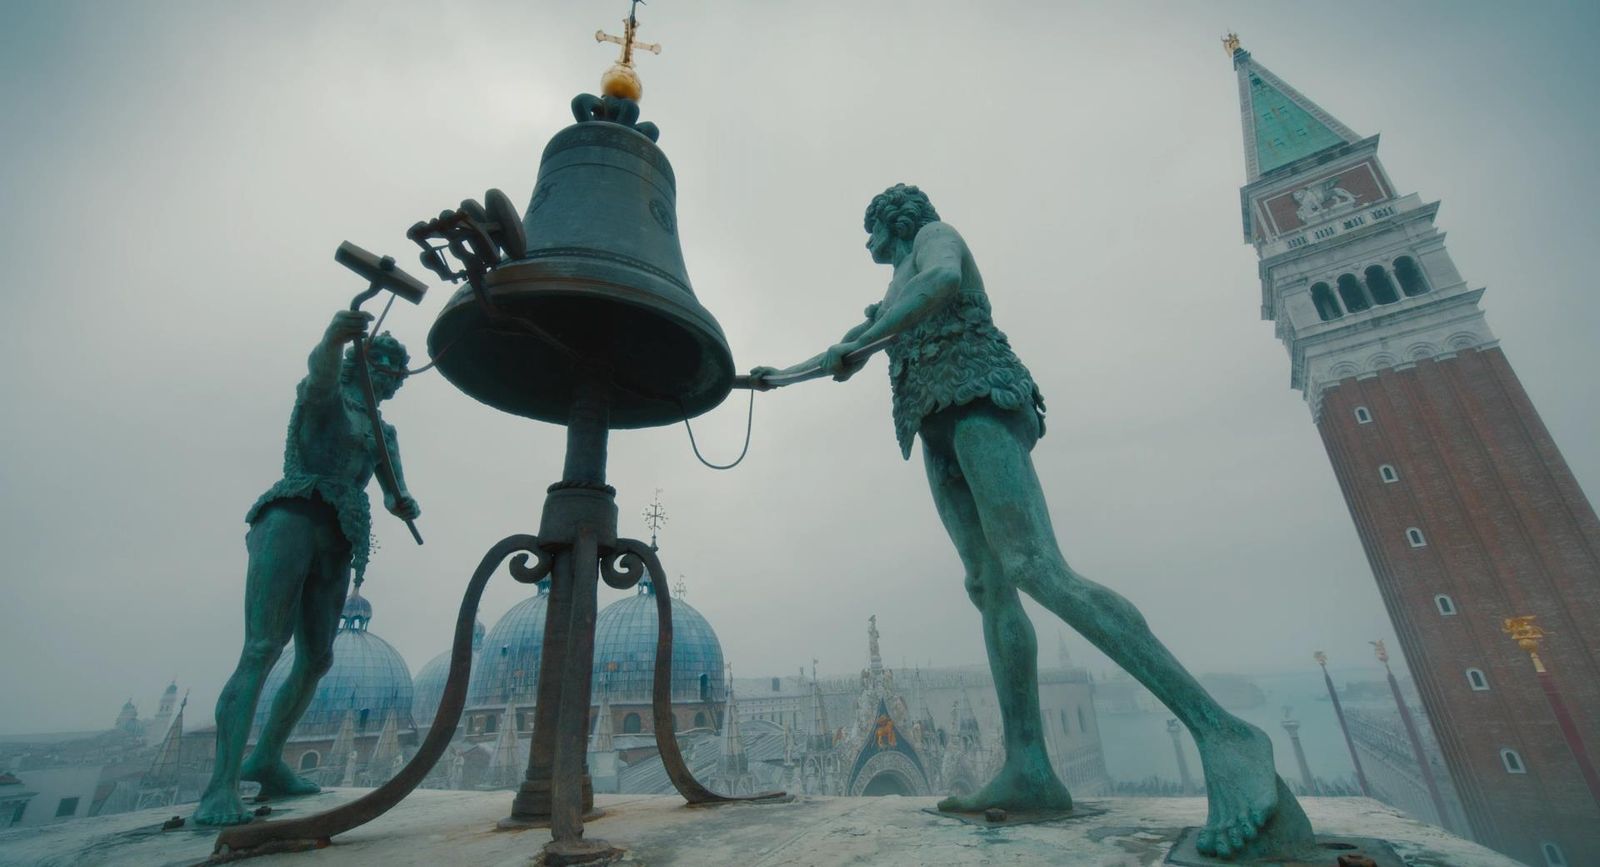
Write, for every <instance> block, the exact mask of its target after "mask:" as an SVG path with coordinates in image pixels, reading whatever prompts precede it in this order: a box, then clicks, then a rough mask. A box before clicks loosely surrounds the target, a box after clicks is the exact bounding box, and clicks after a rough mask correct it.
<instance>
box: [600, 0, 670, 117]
mask: <svg viewBox="0 0 1600 867" xmlns="http://www.w3.org/2000/svg"><path fill="white" fill-rule="evenodd" d="M639 3H640V0H633V5H632V6H631V7H629V8H628V17H627V18H624V19H622V35H621V36H612V35H611V34H609V33H607V32H605V31H604V30H596V31H595V32H594V41H596V42H612V43H615V44H617V45H620V46H622V54H621V56H619V57H618V58H617V62H616V63H613V64H611V68H610V69H608V70H606V74H605V75H603V76H601V77H600V86H601V88H602V90H603V91H604V92H605V95H606V96H612V97H618V98H621V99H632V100H637V99H639V97H641V96H643V95H644V85H643V84H642V83H641V82H640V81H639V74H638V73H637V72H634V71H633V52H634V49H638V50H639V51H648V52H650V53H651V54H660V53H661V46H660V45H659V44H657V43H654V42H640V41H638V40H637V39H636V38H635V36H636V35H637V34H638V32H639V19H638V17H636V16H635V15H634V12H635V11H636V10H637V9H638V8H639Z"/></svg>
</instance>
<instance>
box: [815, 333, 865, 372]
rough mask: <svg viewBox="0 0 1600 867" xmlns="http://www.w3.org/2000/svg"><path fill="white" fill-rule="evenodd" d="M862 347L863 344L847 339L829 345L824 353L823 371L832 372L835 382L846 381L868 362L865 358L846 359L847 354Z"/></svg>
mask: <svg viewBox="0 0 1600 867" xmlns="http://www.w3.org/2000/svg"><path fill="white" fill-rule="evenodd" d="M860 348H861V346H860V345H859V344H857V343H856V342H855V341H853V340H851V341H846V342H844V343H835V344H834V345H832V346H830V347H828V351H827V352H824V353H823V354H822V365H821V366H822V370H823V372H824V373H828V374H831V375H832V376H833V379H834V381H835V382H844V381H845V380H847V379H849V378H850V377H852V376H855V375H856V372H857V371H859V370H861V368H862V367H865V366H866V363H867V362H866V360H865V359H863V360H861V361H857V362H854V363H852V362H850V361H849V360H848V359H846V358H845V356H847V355H849V354H850V353H852V352H855V351H856V350H857V349H860Z"/></svg>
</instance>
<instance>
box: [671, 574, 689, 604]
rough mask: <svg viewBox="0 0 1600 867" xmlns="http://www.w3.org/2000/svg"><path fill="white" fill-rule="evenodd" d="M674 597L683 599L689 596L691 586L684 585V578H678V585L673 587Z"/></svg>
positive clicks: (680, 576)
mask: <svg viewBox="0 0 1600 867" xmlns="http://www.w3.org/2000/svg"><path fill="white" fill-rule="evenodd" d="M672 595H674V596H676V597H678V598H679V599H682V598H684V597H686V596H688V595H689V585H687V584H685V583H683V576H682V575H679V576H678V583H676V584H674V585H672Z"/></svg>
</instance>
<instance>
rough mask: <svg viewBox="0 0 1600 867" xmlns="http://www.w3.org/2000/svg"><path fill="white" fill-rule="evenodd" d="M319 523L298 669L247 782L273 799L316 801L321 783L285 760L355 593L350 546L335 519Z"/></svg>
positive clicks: (247, 768) (299, 630)
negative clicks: (351, 589)
mask: <svg viewBox="0 0 1600 867" xmlns="http://www.w3.org/2000/svg"><path fill="white" fill-rule="evenodd" d="M331 513H332V510H331V509H330V510H329V515H328V516H327V517H326V519H324V520H320V521H318V523H317V526H316V530H315V535H316V540H317V554H316V557H315V559H314V560H313V568H312V570H311V575H310V576H309V577H308V578H307V579H306V582H305V585H304V589H303V590H302V591H301V596H300V607H299V616H298V619H297V620H296V622H295V629H294V665H293V666H291V667H290V669H289V676H288V678H287V679H285V680H284V682H283V686H282V687H280V688H279V689H278V694H277V696H275V697H274V698H273V701H272V710H271V712H270V713H269V714H268V716H267V721H266V724H265V725H263V726H262V728H261V739H260V740H258V741H256V746H255V749H254V750H253V751H252V752H251V753H250V757H249V758H247V759H245V762H244V766H243V769H242V773H241V776H242V777H243V778H244V779H246V780H254V781H255V782H258V783H260V784H261V794H263V795H266V796H268V797H274V798H277V797H285V796H291V795H311V794H316V793H317V792H319V791H321V790H322V789H321V787H320V786H318V785H317V784H316V783H313V782H312V781H310V780H308V779H306V778H305V777H302V776H300V775H299V774H296V773H295V772H294V770H293V769H291V768H290V767H289V765H288V764H287V763H286V762H284V760H283V745H284V743H285V742H286V741H287V740H288V739H289V735H290V733H291V732H293V731H294V726H295V723H297V722H299V721H300V717H301V716H302V715H303V714H304V713H305V712H306V707H307V706H309V705H310V704H311V699H312V697H313V696H314V695H315V694H316V690H317V681H319V680H321V679H322V676H323V675H324V674H327V673H328V669H329V668H331V667H332V666H333V638H334V635H335V634H336V633H337V632H338V629H339V615H340V612H341V611H343V609H344V600H345V594H346V593H347V592H348V590H349V587H350V545H349V543H348V542H346V541H345V538H344V536H343V534H342V533H341V532H340V531H339V527H338V521H337V519H336V518H334V517H333V515H332V514H331Z"/></svg>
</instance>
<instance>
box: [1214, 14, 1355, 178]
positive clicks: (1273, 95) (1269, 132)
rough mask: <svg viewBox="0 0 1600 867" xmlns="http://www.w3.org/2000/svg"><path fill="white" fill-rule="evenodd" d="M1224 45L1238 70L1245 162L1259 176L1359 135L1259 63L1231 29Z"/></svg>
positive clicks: (1250, 171) (1250, 170) (1347, 142)
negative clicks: (1240, 45)
mask: <svg viewBox="0 0 1600 867" xmlns="http://www.w3.org/2000/svg"><path fill="white" fill-rule="evenodd" d="M1223 45H1224V46H1225V48H1226V49H1227V50H1228V51H1229V52H1230V53H1231V54H1232V56H1233V68H1234V70H1235V71H1236V72H1237V73H1238V75H1239V108H1240V114H1241V118H1242V120H1243V123H1244V152H1245V154H1244V155H1245V167H1246V169H1247V172H1248V175H1249V179H1250V180H1252V181H1254V180H1256V179H1257V178H1260V177H1261V176H1262V175H1264V174H1266V173H1267V172H1270V171H1272V170H1273V169H1276V168H1280V167H1282V166H1286V165H1288V164H1289V163H1292V162H1294V161H1295V160H1298V159H1300V158H1301V157H1307V156H1310V155H1311V154H1314V153H1316V152H1317V151H1320V150H1324V149H1326V148H1330V147H1333V146H1334V145H1340V144H1349V143H1352V142H1356V141H1359V140H1360V138H1361V137H1360V136H1358V135H1356V134H1355V132H1354V131H1352V130H1351V129H1350V128H1349V127H1347V126H1345V125H1344V124H1342V123H1340V122H1339V121H1338V119H1337V118H1335V117H1334V116H1333V115H1331V114H1328V113H1327V112H1326V111H1324V110H1323V108H1322V106H1319V105H1317V104H1316V103H1314V102H1312V101H1311V100H1310V99H1307V98H1306V97H1305V96H1304V95H1303V94H1301V93H1300V91H1298V90H1295V89H1294V88H1293V87H1290V86H1289V85H1288V84H1287V83H1285V82H1284V80H1283V79H1281V78H1279V77H1278V76H1276V75H1273V74H1272V72H1271V71H1270V70H1268V69H1267V68H1266V67H1264V66H1262V65H1261V64H1259V63H1256V62H1255V61H1254V60H1253V59H1251V57H1250V52H1248V51H1245V50H1244V49H1243V48H1240V47H1239V39H1238V37H1237V36H1234V35H1233V34H1229V35H1228V37H1227V38H1226V39H1224V40H1223Z"/></svg>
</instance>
